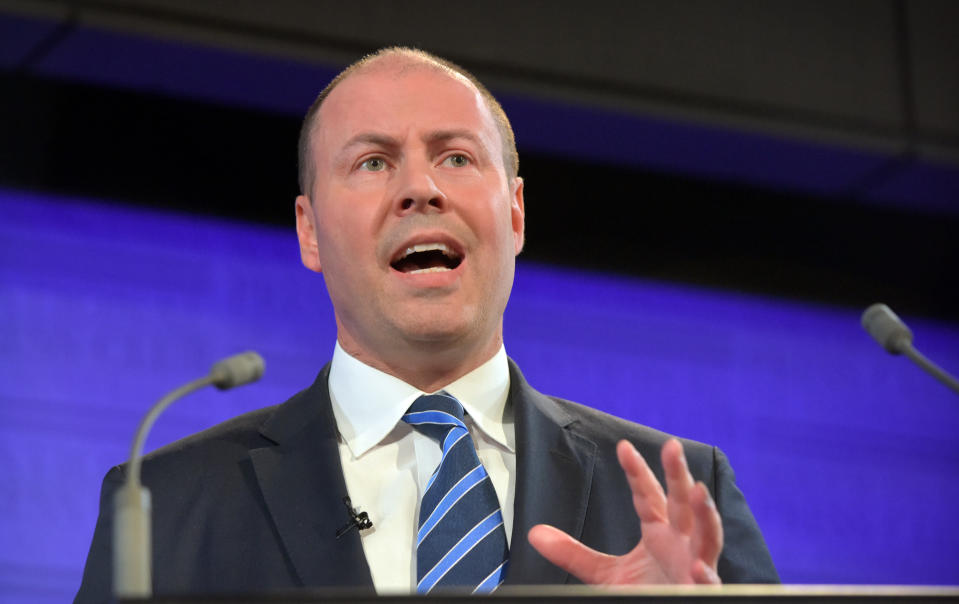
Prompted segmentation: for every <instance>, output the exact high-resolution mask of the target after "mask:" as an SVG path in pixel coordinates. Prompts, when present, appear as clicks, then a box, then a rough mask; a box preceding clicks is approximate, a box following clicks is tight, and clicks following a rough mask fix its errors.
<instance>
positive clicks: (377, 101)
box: [312, 64, 500, 155]
mask: <svg viewBox="0 0 959 604" xmlns="http://www.w3.org/2000/svg"><path fill="white" fill-rule="evenodd" d="M317 118H318V119H317V124H316V126H315V127H314V130H313V133H312V143H313V150H314V153H316V154H317V155H323V154H329V153H335V152H336V150H337V147H338V145H342V144H343V143H344V142H345V141H347V140H349V139H350V138H352V137H353V136H355V135H356V134H358V133H360V132H377V133H383V134H388V135H391V136H397V137H405V136H409V135H414V136H415V135H416V134H417V133H426V132H429V131H432V130H454V129H455V130H463V129H465V130H469V131H471V132H472V133H473V134H474V135H475V136H476V137H477V139H479V140H481V141H482V142H483V143H484V144H485V145H488V146H489V148H490V149H491V150H492V149H495V148H498V146H499V144H500V141H499V132H498V130H497V128H496V121H495V119H494V118H493V116H492V114H491V112H490V110H489V107H488V106H487V104H486V102H485V100H484V98H483V97H482V95H481V94H480V93H479V91H478V90H476V88H475V87H474V86H473V85H472V84H471V83H470V82H469V80H467V79H466V78H464V77H462V76H460V75H459V74H456V73H451V72H449V71H447V70H445V69H443V68H440V67H435V66H432V65H420V64H406V65H389V64H388V65H376V64H374V65H373V66H370V67H368V68H366V69H362V70H360V71H359V72H357V73H355V74H353V75H350V76H349V77H347V78H346V79H344V80H343V81H342V82H340V83H339V84H338V85H337V86H336V88H334V89H333V91H332V92H330V95H329V96H328V97H327V98H326V100H325V101H324V102H323V105H322V107H320V110H319V113H318V115H317Z"/></svg>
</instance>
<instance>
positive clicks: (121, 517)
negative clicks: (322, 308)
mask: <svg viewBox="0 0 959 604" xmlns="http://www.w3.org/2000/svg"><path fill="white" fill-rule="evenodd" d="M264 367H265V364H264V362H263V357H261V356H260V355H259V354H257V353H255V352H252V351H250V352H244V353H242V354H238V355H234V356H232V357H228V358H226V359H223V360H222V361H219V362H217V363H215V364H214V365H213V367H212V368H211V369H210V373H209V374H208V375H207V376H206V377H202V378H200V379H197V380H193V381H192V382H190V383H188V384H185V385H183V386H180V387H179V388H177V389H176V390H174V391H173V392H170V393H169V394H167V395H166V396H165V397H163V398H162V399H160V401H159V402H157V404H155V405H153V407H152V408H151V409H150V411H149V412H147V414H146V416H144V418H143V420H142V421H141V422H140V427H139V428H137V432H136V436H135V437H134V438H133V446H132V447H131V449H130V461H129V464H128V466H129V469H128V471H127V479H126V482H124V483H123V486H122V487H120V489H119V490H118V491H117V492H116V494H115V495H114V498H113V506H114V517H113V593H114V595H115V596H116V597H117V598H118V599H120V598H149V597H150V596H151V595H152V577H151V575H152V572H151V569H152V564H151V560H150V556H151V551H150V490H149V489H147V488H146V487H144V486H142V485H141V484H140V458H141V457H142V455H143V445H144V443H145V442H146V438H147V434H149V432H150V428H151V427H153V422H155V421H156V419H157V417H159V415H160V414H161V413H163V411H164V410H165V409H166V408H167V407H169V406H170V405H171V404H172V403H173V402H174V401H176V400H178V399H180V398H182V397H184V396H186V395H187V394H190V393H191V392H194V391H196V390H199V389H200V388H204V387H206V386H210V385H213V386H216V387H217V388H219V389H220V390H227V389H229V388H233V387H236V386H242V385H244V384H249V383H251V382H255V381H256V380H258V379H260V377H262V376H263V370H264Z"/></svg>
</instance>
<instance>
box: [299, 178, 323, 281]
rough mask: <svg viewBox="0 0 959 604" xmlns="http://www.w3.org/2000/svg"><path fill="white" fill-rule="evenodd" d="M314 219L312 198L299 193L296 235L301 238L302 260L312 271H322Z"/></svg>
mask: <svg viewBox="0 0 959 604" xmlns="http://www.w3.org/2000/svg"><path fill="white" fill-rule="evenodd" d="M314 220H315V216H314V214H313V205H312V203H311V202H310V198H309V197H307V196H306V195H299V196H298V197H297V198H296V236H297V238H298V239H299V240H300V260H302V261H303V266H305V267H306V268H308V269H310V270H311V271H316V272H318V273H322V272H323V268H322V267H321V266H320V252H319V248H318V247H317V245H316V226H315V225H314V224H313V222H314Z"/></svg>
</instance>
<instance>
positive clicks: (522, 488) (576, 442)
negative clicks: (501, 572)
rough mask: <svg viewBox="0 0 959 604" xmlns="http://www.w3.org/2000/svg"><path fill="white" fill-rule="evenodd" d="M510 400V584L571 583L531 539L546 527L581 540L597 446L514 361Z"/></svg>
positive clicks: (512, 364) (508, 582)
mask: <svg viewBox="0 0 959 604" xmlns="http://www.w3.org/2000/svg"><path fill="white" fill-rule="evenodd" d="M510 400H511V402H512V405H513V412H514V417H515V422H516V423H515V426H516V499H515V503H514V513H513V535H512V538H511V541H510V544H511V545H510V562H509V571H508V573H507V577H506V583H507V584H509V585H524V584H525V585H532V584H544V583H552V584H557V583H565V582H566V581H567V580H568V573H566V571H564V570H562V569H560V568H558V567H556V566H553V565H552V564H550V563H549V562H548V561H547V560H546V559H545V558H543V557H542V556H540V555H539V553H537V552H536V550H534V549H533V548H532V546H530V545H529V541H528V540H527V538H526V534H527V533H528V532H529V529H530V528H532V527H533V526H534V525H536V524H541V523H545V524H550V525H552V526H555V527H556V528H558V529H561V530H563V531H565V532H566V533H568V534H570V535H572V536H573V537H574V538H577V539H579V538H580V537H581V535H582V531H583V522H584V520H585V518H586V508H587V502H588V500H589V491H590V485H591V484H592V477H593V466H594V463H595V458H596V449H597V447H596V444H595V443H594V442H592V441H590V440H588V439H586V438H584V437H583V436H580V435H579V434H577V433H575V432H574V431H573V430H572V429H571V428H572V426H573V420H572V419H571V418H570V417H569V416H568V415H567V414H566V413H565V412H563V411H562V409H560V407H559V406H558V405H557V404H556V403H555V402H554V401H553V400H551V399H549V398H548V397H546V396H543V395H542V394H540V393H539V392H536V391H535V390H534V389H533V388H531V387H530V386H529V384H527V383H526V380H525V379H524V378H523V375H522V374H521V373H520V371H519V369H518V368H517V367H516V365H515V364H514V363H513V362H512V361H510Z"/></svg>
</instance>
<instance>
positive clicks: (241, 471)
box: [77, 362, 778, 602]
mask: <svg viewBox="0 0 959 604" xmlns="http://www.w3.org/2000/svg"><path fill="white" fill-rule="evenodd" d="M328 375H329V366H327V367H326V368H324V369H323V371H322V372H320V375H319V376H318V377H317V379H316V381H315V382H314V383H313V385H312V386H311V387H310V388H308V389H306V390H304V391H302V392H300V393H298V394H296V395H294V396H293V397H292V398H291V399H290V400H288V401H286V402H285V403H283V404H282V405H278V406H274V407H269V408H265V409H261V410H258V411H254V412H252V413H248V414H246V415H242V416H240V417H237V418H235V419H233V420H230V421H228V422H225V423H223V424H220V425H218V426H215V427H213V428H211V429H209V430H206V431H203V432H201V433H198V434H195V435H193V436H190V437H188V438H186V439H184V440H181V441H178V442H176V443H173V444H171V445H168V446H166V447H163V448H162V449H159V450H157V451H155V452H153V453H151V454H150V455H148V456H147V457H146V458H145V460H144V463H143V469H142V476H143V483H144V484H145V485H146V486H148V487H149V488H150V490H151V492H152V497H153V523H154V524H153V535H154V540H153V585H154V591H155V592H156V593H157V594H166V593H185V592H193V593H210V592H234V593H242V592H248V593H249V592H264V591H271V590H289V589H291V588H297V587H311V588H316V587H326V586H337V587H343V586H350V587H358V588H362V589H366V590H372V589H373V584H372V580H371V578H370V572H369V567H368V566H367V563H366V558H365V556H364V554H363V549H362V545H361V544H360V537H359V535H358V533H357V531H350V532H349V533H348V534H347V535H345V536H344V537H342V538H340V539H336V537H335V533H336V531H337V529H339V528H340V527H342V526H343V525H344V524H346V523H347V522H348V518H347V515H346V510H345V508H344V505H343V502H342V499H343V497H344V496H345V495H346V494H347V492H346V485H345V483H344V479H343V470H342V467H341V464H340V455H339V451H338V449H337V431H336V425H335V422H334V419H333V412H332V409H331V406H330V398H329V388H328V386H327V378H328ZM510 377H511V387H510V394H509V396H510V401H511V403H512V406H513V410H514V414H515V421H516V452H517V460H516V473H517V475H516V499H515V509H514V520H513V535H512V539H511V548H510V567H509V571H508V574H507V578H506V583H507V584H557V583H568V582H575V579H572V578H571V577H570V576H569V575H568V574H567V573H566V572H565V571H562V570H560V569H559V568H556V567H554V566H552V565H551V564H550V563H549V562H547V561H546V560H545V559H544V558H542V557H541V556H540V555H539V554H538V553H536V551H535V550H533V549H532V547H530V545H529V544H528V542H527V540H526V533H527V531H529V529H530V528H531V527H532V526H533V525H535V524H538V523H547V524H552V525H553V526H556V527H558V528H560V529H562V530H564V531H566V532H567V533H569V534H570V535H572V536H573V537H576V538H577V539H579V540H581V541H583V542H584V543H586V544H587V545H589V546H591V547H593V548H595V549H598V550H601V551H604V552H608V553H611V554H621V553H625V552H627V551H629V550H630V549H632V548H633V547H634V546H635V545H636V543H637V542H638V541H639V539H640V531H639V521H638V520H637V518H636V513H635V511H634V508H633V504H632V498H631V495H630V491H629V487H628V485H627V483H626V479H625V477H624V475H623V472H622V470H621V469H620V467H619V464H618V462H617V460H616V453H615V444H616V442H617V441H618V440H619V439H621V438H626V439H628V440H630V441H632V442H633V444H635V445H636V447H637V448H638V449H639V452H640V453H641V454H642V455H643V457H644V458H645V459H646V460H647V461H648V462H649V464H650V466H651V467H652V469H653V471H654V472H655V473H656V475H657V477H658V478H659V480H660V482H663V483H664V479H663V469H662V466H661V465H660V463H659V450H660V448H661V447H662V445H663V443H664V442H665V441H666V439H667V438H669V436H668V435H666V434H664V433H662V432H659V431H657V430H653V429H651V428H647V427H644V426H640V425H637V424H633V423H630V422H626V421H624V420H621V419H617V418H615V417H612V416H610V415H608V414H605V413H602V412H599V411H596V410H594V409H590V408H588V407H584V406H581V405H577V404H576V403H572V402H569V401H565V400H562V399H558V398H553V397H548V396H544V395H542V394H540V393H539V392H537V391H535V390H534V389H533V388H531V387H530V386H529V384H527V383H526V380H525V379H523V376H522V374H521V373H520V371H519V369H518V368H517V367H516V365H515V364H513V363H512V362H510ZM683 446H684V447H685V452H686V458H687V460H688V463H689V466H690V470H691V471H692V474H693V476H694V477H695V478H696V479H697V480H702V481H703V482H704V483H705V484H706V485H707V486H708V487H709V490H710V492H711V493H712V496H713V498H714V500H715V501H716V504H717V506H718V508H719V512H720V514H721V515H722V519H723V530H724V534H725V547H724V549H723V553H722V557H721V559H720V562H719V574H720V577H722V579H723V580H724V581H726V582H743V583H758V582H775V581H778V577H777V575H776V570H775V568H774V567H773V563H772V560H771V559H770V556H769V553H768V551H767V549H766V545H765V543H764V542H763V538H762V535H761V534H760V532H759V528H758V527H757V526H756V522H755V520H754V519H753V516H752V514H751V513H750V511H749V508H748V507H747V505H746V501H745V499H744V498H743V495H742V493H741V492H740V491H739V489H737V488H736V485H735V483H734V477H733V472H732V469H731V468H730V466H729V463H728V462H727V461H726V458H725V456H724V455H723V454H722V452H720V451H719V449H717V448H715V447H710V446H707V445H703V444H701V443H697V442H693V441H688V440H687V441H683ZM123 479H124V467H123V466H118V467H115V468H113V469H112V470H111V471H110V472H109V473H108V474H107V476H106V478H105V480H104V484H103V491H102V494H101V501H100V517H99V519H98V521H97V527H96V531H95V534H94V537H93V543H92V545H91V547H90V554H89V557H88V559H87V564H86V568H85V570H84V573H83V584H82V585H81V587H80V591H79V593H78V594H77V601H78V602H102V601H105V600H107V599H109V596H110V593H111V582H112V576H111V573H112V570H111V567H112V558H111V556H112V553H111V543H112V534H111V533H112V522H113V514H112V509H113V493H114V491H115V490H116V489H117V488H118V487H119V486H120V485H121V484H122V481H123ZM357 503H358V504H361V503H362V502H357ZM372 520H373V522H374V524H375V522H376V519H375V518H373V519H372Z"/></svg>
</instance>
